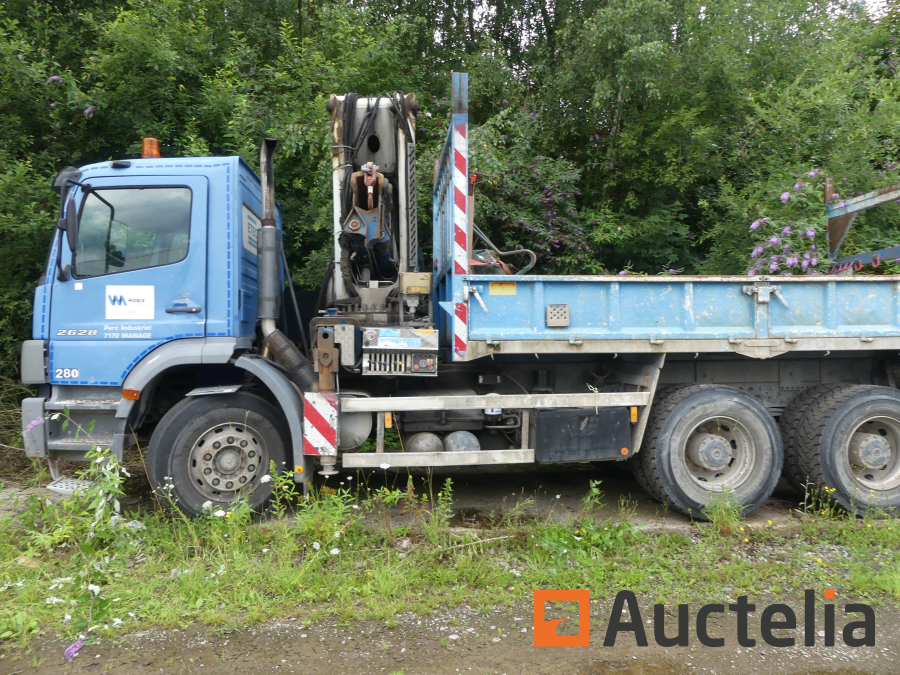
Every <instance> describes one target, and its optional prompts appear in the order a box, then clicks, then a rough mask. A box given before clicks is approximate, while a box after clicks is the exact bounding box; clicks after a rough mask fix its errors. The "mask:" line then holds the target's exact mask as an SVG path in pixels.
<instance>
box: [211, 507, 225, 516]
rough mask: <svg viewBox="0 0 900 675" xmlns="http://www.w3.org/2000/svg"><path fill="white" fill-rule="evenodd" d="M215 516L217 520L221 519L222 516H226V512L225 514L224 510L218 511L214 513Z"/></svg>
mask: <svg viewBox="0 0 900 675" xmlns="http://www.w3.org/2000/svg"><path fill="white" fill-rule="evenodd" d="M213 515H214V516H215V517H216V518H221V517H222V516H224V515H225V512H224V511H223V510H222V509H219V510H218V511H216V512H215V513H213Z"/></svg>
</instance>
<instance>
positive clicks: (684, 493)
mask: <svg viewBox="0 0 900 675" xmlns="http://www.w3.org/2000/svg"><path fill="white" fill-rule="evenodd" d="M642 445H643V447H642V449H641V451H640V452H639V453H638V454H637V455H636V457H635V460H636V462H635V463H636V466H635V476H636V477H637V479H638V482H639V483H640V484H641V486H642V487H644V488H645V489H646V490H647V491H648V492H649V493H650V494H651V495H652V496H654V497H655V498H656V499H658V500H660V501H663V502H667V503H669V504H671V505H672V506H674V507H675V508H677V509H678V510H679V511H682V512H683V513H686V514H688V515H690V516H691V517H692V518H696V519H698V520H706V516H705V515H704V513H703V510H704V507H705V506H706V505H707V502H708V498H709V494H710V492H721V491H722V490H726V489H727V490H730V491H731V492H732V494H733V495H734V498H735V500H736V501H737V503H738V504H739V505H740V507H741V512H742V514H747V513H750V512H752V511H754V510H755V509H757V508H759V507H760V506H762V504H763V503H764V502H765V501H766V500H767V499H768V498H769V496H770V495H771V494H772V491H773V490H774V489H775V485H776V484H777V483H778V478H779V476H780V474H781V467H782V461H783V455H782V446H781V434H780V433H779V432H778V425H777V424H776V423H775V420H774V419H773V418H772V416H771V415H770V414H769V411H768V410H766V409H765V408H764V407H763V405H762V404H761V403H760V402H759V401H757V400H756V399H755V398H753V397H752V396H750V395H749V394H747V393H745V392H743V391H741V390H740V389H735V388H733V387H725V386H721V385H710V384H701V385H687V386H683V387H677V388H673V389H668V390H665V391H664V392H663V393H662V395H660V396H657V397H656V399H655V401H654V403H653V408H652V410H651V412H650V419H649V421H648V424H647V431H646V434H645V436H644V442H643V444H642ZM701 462H702V464H701Z"/></svg>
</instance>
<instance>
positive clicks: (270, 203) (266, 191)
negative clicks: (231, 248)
mask: <svg viewBox="0 0 900 675" xmlns="http://www.w3.org/2000/svg"><path fill="white" fill-rule="evenodd" d="M276 145H278V141H277V140H275V139H274V138H267V139H265V140H264V141H263V144H262V146H261V147H260V149H259V168H260V178H261V180H262V211H263V213H262V227H260V228H259V232H257V234H256V250H257V264H258V266H259V270H258V272H259V273H258V277H257V278H258V282H257V283H258V289H257V290H258V293H259V297H258V300H257V305H256V315H257V318H258V319H259V320H260V322H261V325H262V332H263V337H266V338H267V337H269V335H271V334H272V333H273V332H274V331H275V320H276V319H277V318H278V314H279V312H280V310H281V241H280V237H279V232H278V226H277V224H276V222H275V167H274V164H273V162H272V156H273V155H274V154H275V146H276Z"/></svg>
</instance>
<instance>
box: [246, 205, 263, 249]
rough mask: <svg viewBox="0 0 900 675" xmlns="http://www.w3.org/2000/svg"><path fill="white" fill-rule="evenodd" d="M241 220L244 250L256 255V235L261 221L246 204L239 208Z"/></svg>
mask: <svg viewBox="0 0 900 675" xmlns="http://www.w3.org/2000/svg"><path fill="white" fill-rule="evenodd" d="M241 219H242V220H243V229H244V250H245V251H247V252H248V253H252V254H253V255H256V233H257V232H259V228H260V226H261V225H262V221H261V220H260V219H259V216H257V215H256V214H255V213H253V211H251V210H250V207H249V206H247V205H246V204H243V205H242V206H241Z"/></svg>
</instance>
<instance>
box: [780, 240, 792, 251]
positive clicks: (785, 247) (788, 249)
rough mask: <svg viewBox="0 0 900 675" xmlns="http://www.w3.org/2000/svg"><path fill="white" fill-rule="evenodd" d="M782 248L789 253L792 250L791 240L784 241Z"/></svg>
mask: <svg viewBox="0 0 900 675" xmlns="http://www.w3.org/2000/svg"><path fill="white" fill-rule="evenodd" d="M782 250H783V251H784V252H785V253H787V252H788V251H790V250H791V242H789V241H786V242H784V246H783V247H782Z"/></svg>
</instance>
